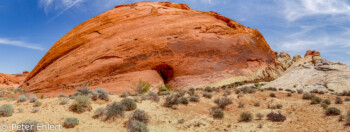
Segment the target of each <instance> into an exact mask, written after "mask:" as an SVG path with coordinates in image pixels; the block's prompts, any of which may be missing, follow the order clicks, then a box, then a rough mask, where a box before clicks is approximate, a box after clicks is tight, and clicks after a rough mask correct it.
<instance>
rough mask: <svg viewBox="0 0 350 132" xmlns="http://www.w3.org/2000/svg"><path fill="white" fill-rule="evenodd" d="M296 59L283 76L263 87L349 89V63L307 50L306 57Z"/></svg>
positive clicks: (305, 89) (323, 89)
mask: <svg viewBox="0 0 350 132" xmlns="http://www.w3.org/2000/svg"><path fill="white" fill-rule="evenodd" d="M297 58H299V57H297ZM295 60H297V61H295V62H294V63H293V65H292V66H291V67H290V68H289V69H288V70H287V71H286V72H285V73H284V74H283V76H281V77H279V78H277V79H276V80H274V81H272V82H270V83H268V84H266V85H265V86H264V87H263V88H269V87H273V88H283V89H291V90H297V89H302V90H303V91H312V90H317V91H324V92H342V91H344V90H348V89H349V87H350V67H348V66H347V65H345V64H342V63H339V62H330V61H327V60H325V59H323V58H322V57H321V55H320V53H319V52H317V51H307V53H306V54H305V57H304V58H299V59H295ZM293 61H294V59H293Z"/></svg>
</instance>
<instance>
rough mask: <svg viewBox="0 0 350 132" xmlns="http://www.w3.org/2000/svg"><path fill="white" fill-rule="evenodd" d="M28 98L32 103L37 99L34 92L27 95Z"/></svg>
mask: <svg viewBox="0 0 350 132" xmlns="http://www.w3.org/2000/svg"><path fill="white" fill-rule="evenodd" d="M28 100H29V102H30V103H34V102H35V101H37V100H38V99H37V98H36V96H35V95H34V94H31V95H29V96H28Z"/></svg>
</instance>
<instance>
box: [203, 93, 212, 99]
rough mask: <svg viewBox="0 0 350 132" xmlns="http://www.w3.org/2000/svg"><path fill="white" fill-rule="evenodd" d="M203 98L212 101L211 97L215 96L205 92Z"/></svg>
mask: <svg viewBox="0 0 350 132" xmlns="http://www.w3.org/2000/svg"><path fill="white" fill-rule="evenodd" d="M203 97H206V98H208V99H211V97H213V95H212V94H211V93H207V92H203Z"/></svg>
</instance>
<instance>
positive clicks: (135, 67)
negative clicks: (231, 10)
mask: <svg viewBox="0 0 350 132" xmlns="http://www.w3.org/2000/svg"><path fill="white" fill-rule="evenodd" d="M159 67H163V69H162V68H159ZM152 70H153V71H152ZM170 70H172V71H170ZM145 71H146V72H145ZM282 71H283V68H281V66H280V65H279V64H277V62H276V56H275V53H274V51H272V50H271V49H270V46H269V45H268V44H267V43H266V41H265V40H264V37H263V36H262V34H261V33H260V32H259V31H258V30H256V29H253V28H248V27H245V26H243V25H241V24H239V23H237V22H235V21H233V20H231V19H229V18H227V17H224V16H221V15H220V14H218V13H215V12H202V11H194V10H192V9H190V8H189V7H188V6H187V5H184V4H177V3H169V2H155V3H153V2H141V3H135V4H130V5H120V6H116V8H114V9H112V10H110V11H107V12H105V13H103V14H101V15H98V16H96V17H94V18H91V19H90V20H88V21H86V22H84V23H82V24H80V25H79V26H77V27H75V28H74V29H72V30H71V31H70V32H69V33H68V34H66V35H65V36H64V37H62V38H61V39H60V40H58V41H57V42H56V43H55V44H54V45H53V46H52V47H51V49H50V50H49V51H48V52H47V53H46V55H45V56H44V57H43V58H42V59H41V61H40V62H39V63H38V64H37V66H36V67H35V68H34V69H33V71H32V72H31V73H30V74H29V76H28V77H27V79H26V81H25V83H24V84H23V86H22V87H23V88H25V89H26V90H28V91H35V90H40V91H51V90H60V91H62V90H64V89H74V88H76V87H77V86H80V85H81V84H82V83H86V84H90V86H91V87H93V88H94V87H104V88H106V89H108V90H110V91H111V90H112V91H120V90H118V89H130V87H131V86H132V84H134V83H137V81H138V80H139V79H143V80H145V81H148V82H150V83H151V84H152V86H158V85H162V83H161V82H160V81H159V80H163V82H166V83H168V84H169V85H171V86H172V87H174V88H179V87H193V86H199V85H206V84H212V83H217V84H225V83H232V82H233V81H244V80H255V79H262V80H263V79H273V78H276V77H278V76H279V75H280V73H281V72H282ZM135 72H139V73H143V74H137V76H136V74H131V73H135ZM153 73H158V74H159V75H158V77H155V76H156V75H154V74H153ZM121 75H123V79H120V76H121ZM159 77H160V78H159ZM111 79H113V81H105V80H111ZM122 82H123V83H122ZM121 83H122V84H123V85H120V84H121Z"/></svg>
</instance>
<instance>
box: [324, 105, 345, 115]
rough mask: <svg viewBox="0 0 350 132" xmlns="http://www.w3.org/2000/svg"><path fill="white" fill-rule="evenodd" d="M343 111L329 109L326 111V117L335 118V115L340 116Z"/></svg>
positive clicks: (333, 108)
mask: <svg viewBox="0 0 350 132" xmlns="http://www.w3.org/2000/svg"><path fill="white" fill-rule="evenodd" d="M340 113H341V111H340V110H339V109H338V108H336V107H328V108H326V110H325V115H327V116H333V115H340Z"/></svg>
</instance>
